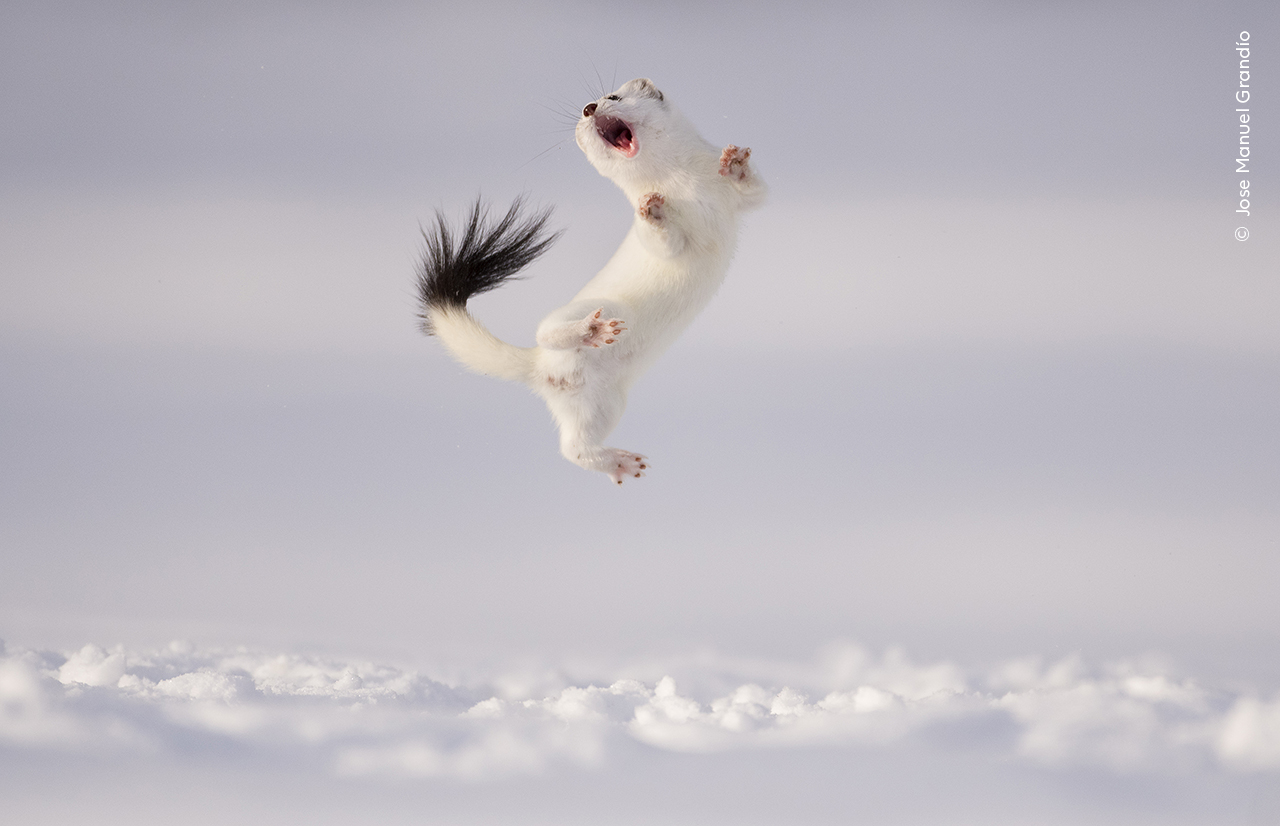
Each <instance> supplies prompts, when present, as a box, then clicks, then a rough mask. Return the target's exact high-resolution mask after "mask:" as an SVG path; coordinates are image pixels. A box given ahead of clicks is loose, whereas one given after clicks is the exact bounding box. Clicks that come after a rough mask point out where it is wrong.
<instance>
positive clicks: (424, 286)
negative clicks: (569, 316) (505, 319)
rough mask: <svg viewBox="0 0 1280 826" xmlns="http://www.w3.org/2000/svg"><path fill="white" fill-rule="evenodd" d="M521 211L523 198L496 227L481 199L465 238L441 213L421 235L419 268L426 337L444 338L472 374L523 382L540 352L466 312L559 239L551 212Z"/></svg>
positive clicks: (438, 213) (422, 313)
mask: <svg viewBox="0 0 1280 826" xmlns="http://www.w3.org/2000/svg"><path fill="white" fill-rule="evenodd" d="M523 208H524V199H523V198H517V199H516V200H515V203H513V204H512V205H511V208H510V209H508V210H507V214H506V215H505V216H503V218H502V220H500V221H498V222H497V223H496V224H494V223H492V222H490V220H489V215H488V212H487V211H486V210H485V209H484V207H483V206H482V204H481V202H480V201H479V200H477V201H476V203H475V205H474V206H472V207H471V214H470V216H469V217H468V219H467V222H466V226H465V227H464V228H463V230H462V232H461V234H460V237H458V236H455V234H454V232H453V231H452V230H450V228H449V225H448V223H447V222H446V221H445V219H444V216H443V215H442V214H441V213H440V212H438V211H437V212H436V223H435V226H434V227H431V228H430V229H424V230H423V231H422V234H423V237H424V238H425V239H426V248H425V249H424V250H423V255H422V265H421V266H420V267H419V268H418V296H419V299H420V300H421V302H422V309H421V311H420V312H419V317H420V318H421V319H422V332H424V333H426V334H427V335H429V336H430V335H436V336H439V337H440V340H441V341H442V342H444V346H445V347H446V348H447V349H448V350H449V352H450V354H452V355H453V357H454V358H456V359H457V360H458V361H460V362H462V363H463V364H464V365H466V366H467V367H470V368H471V369H472V370H475V371H477V372H480V373H484V374H486V375H490V376H495V377H497V378H501V379H510V380H512V381H520V382H524V381H527V380H528V378H529V375H530V373H531V372H532V369H533V359H534V348H523V347H515V346H513V345H511V344H507V343H506V342H505V341H501V340H499V339H498V338H497V337H496V336H494V335H493V333H490V332H489V331H488V330H486V329H485V328H484V325H482V324H481V323H480V322H478V321H476V320H475V318H473V317H472V315H471V313H469V312H467V300H468V299H470V298H471V296H473V295H479V294H480V293H483V292H488V291H489V290H492V289H494V288H496V287H500V286H502V284H503V283H504V282H505V281H507V280H508V279H510V278H512V277H514V276H515V274H516V273H517V272H519V271H520V270H522V269H524V268H525V267H526V266H528V265H529V264H530V263H532V262H533V260H534V259H536V258H537V257H538V256H540V255H542V254H543V253H544V252H546V251H547V249H549V248H550V247H551V245H552V244H554V243H555V241H556V239H557V238H559V237H560V233H558V232H555V233H548V232H547V229H546V226H547V220H548V219H549V218H550V217H551V210H549V209H546V210H542V211H541V212H538V213H536V214H535V215H533V216H530V217H526V216H524V215H522V214H521V212H522V210H523Z"/></svg>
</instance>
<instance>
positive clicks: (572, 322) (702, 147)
mask: <svg viewBox="0 0 1280 826" xmlns="http://www.w3.org/2000/svg"><path fill="white" fill-rule="evenodd" d="M594 105H595V107H596V108H595V111H594V113H592V114H587V113H586V110H584V114H583V117H582V119H581V120H579V121H578V126H577V131H576V137H577V142H578V146H579V147H581V148H582V151H583V152H584V153H585V154H586V156H587V159H588V160H589V161H591V164H592V166H594V167H595V168H596V169H597V170H598V171H599V172H600V174H602V175H604V176H605V177H607V178H609V179H610V180H612V181H613V182H614V183H616V184H617V185H618V186H619V187H621V189H622V191H623V192H624V193H626V196H627V200H628V201H629V202H630V203H631V204H632V206H633V208H634V209H635V210H636V218H635V221H634V223H633V224H632V225H631V230H630V231H629V232H628V233H627V236H626V238H624V239H623V241H622V246H621V247H619V248H618V251H617V252H616V253H614V255H613V257H612V258H611V259H609V262H608V263H607V264H605V266H604V269H602V270H601V271H600V272H599V274H597V275H596V277H595V278H593V279H591V280H590V281H588V282H587V285H586V286H585V287H583V288H582V290H581V291H580V292H579V293H578V294H577V295H576V296H575V297H574V299H573V300H572V301H570V302H569V303H568V304H566V305H564V306H563V307H561V308H560V309H558V310H555V311H554V312H552V313H551V314H550V315H548V316H547V317H546V318H544V319H543V320H542V323H541V324H539V325H538V332H537V342H538V346H537V347H531V348H520V347H514V346H512V345H510V344H507V343H505V342H502V341H499V340H498V339H497V338H495V337H494V336H493V335H492V334H491V333H489V331H488V330H486V329H485V328H484V327H483V326H482V325H481V324H480V323H479V322H478V321H476V320H475V319H474V318H473V317H472V316H471V314H470V313H468V312H466V311H465V310H460V309H458V310H450V309H444V308H431V310H430V323H431V325H432V327H433V328H434V330H435V332H436V334H437V335H438V336H439V337H440V338H441V340H442V341H443V342H444V344H445V346H446V347H447V348H448V350H449V352H450V353H451V354H452V355H453V356H454V357H455V358H457V359H458V360H459V361H461V362H462V363H463V364H464V365H466V366H467V367H470V368H472V369H473V370H476V371H478V372H481V373H485V374H487V375H492V376H496V377H499V378H504V379H509V380H513V381H520V382H523V383H524V384H527V385H528V386H529V387H530V388H532V389H533V391H534V392H535V393H537V394H538V395H539V396H541V397H542V398H543V399H545V400H546V402H547V406H548V407H549V408H550V409H551V415H552V416H553V417H554V418H555V421H556V424H557V425H558V426H559V428H560V451H561V453H563V454H564V456H565V458H567V459H568V460H569V461H571V462H574V463H576V464H578V465H580V466H582V467H584V468H587V469H589V470H598V471H601V472H603V473H607V474H608V475H609V477H610V478H611V479H613V480H614V481H615V482H617V483H618V484H621V483H622V480H623V479H624V478H627V477H638V476H643V475H644V469H646V468H647V467H648V460H647V459H646V458H645V457H644V456H642V455H640V454H638V453H633V452H630V451H625V450H620V449H617V448H611V447H606V446H605V445H604V439H605V437H606V436H608V435H609V433H610V432H611V431H612V430H613V428H614V427H615V426H616V425H617V423H618V420H619V419H620V418H621V417H622V411H623V409H624V408H625V407H626V402H627V390H628V389H629V388H630V387H631V385H632V383H633V382H634V381H635V380H636V379H637V378H639V376H640V375H641V374H642V373H643V372H644V371H645V370H646V369H647V368H648V367H649V365H650V364H652V363H653V361H654V360H655V359H656V358H657V357H658V356H659V355H660V354H661V353H662V352H663V351H664V350H666V348H667V347H668V346H670V344H671V343H672V342H673V341H674V340H675V339H676V337H677V336H678V335H679V334H680V333H681V331H683V330H684V328H685V327H687V326H688V325H689V323H690V322H691V321H692V320H693V318H694V316H696V315H697V314H698V313H699V312H700V311H701V310H702V308H703V307H705V306H706V305H707V302H708V301H710V300H711V297H712V296H713V295H714V294H715V292H716V290H717V289H718V288H719V286H720V284H721V282H722V281H723V280H724V277H725V273H726V272H727V270H728V267H729V261H730V259H731V258H732V257H733V251H734V246H735V242H736V237H737V231H738V216H739V214H740V213H742V212H743V211H744V210H747V209H751V208H753V207H756V206H758V205H760V204H761V203H762V202H763V201H764V196H765V187H764V184H763V183H762V182H761V181H760V180H759V178H758V177H757V176H756V175H755V173H754V172H753V171H752V170H751V168H750V166H749V164H748V163H747V161H746V156H747V155H749V154H750V150H738V149H737V147H732V146H731V147H728V148H727V149H725V150H723V151H721V150H718V149H716V148H715V147H714V146H712V145H711V144H709V143H708V142H707V141H705V140H703V139H702V137H701V136H700V135H698V133H697V131H696V130H695V129H694V128H693V126H692V125H691V124H690V123H689V121H688V120H686V119H685V118H684V116H683V115H681V114H680V113H679V112H677V111H676V110H675V109H674V108H673V107H672V106H671V104H670V103H668V102H666V101H665V100H664V99H663V96H662V94H661V93H660V92H659V91H658V90H657V89H656V88H655V87H654V86H653V84H652V83H651V82H650V81H649V80H647V79H639V80H632V81H629V82H627V83H625V84H623V86H622V87H621V88H619V89H618V91H617V92H615V93H613V94H612V95H607V96H605V97H603V98H600V99H599V100H597V101H595V103H594ZM587 108H588V109H590V105H589V106H588V107H587ZM607 118H615V119H617V120H620V121H623V122H625V123H626V124H627V125H628V126H629V127H630V129H631V132H632V135H633V138H634V149H635V151H634V154H633V155H631V156H628V153H627V152H625V151H620V150H619V149H618V148H615V147H614V146H613V145H610V144H609V143H608V142H607V141H606V140H605V138H604V137H603V136H602V135H601V134H600V132H599V131H598V129H597V123H606V122H607V121H606V119H607ZM731 161H732V162H731ZM655 193H656V194H657V196H660V197H657V198H655V197H654V194H655Z"/></svg>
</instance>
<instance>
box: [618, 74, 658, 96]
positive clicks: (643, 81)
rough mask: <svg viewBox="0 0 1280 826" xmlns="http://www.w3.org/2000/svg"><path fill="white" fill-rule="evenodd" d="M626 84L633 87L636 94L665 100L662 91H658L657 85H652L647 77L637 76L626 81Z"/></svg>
mask: <svg viewBox="0 0 1280 826" xmlns="http://www.w3.org/2000/svg"><path fill="white" fill-rule="evenodd" d="M627 85H628V86H631V87H634V89H635V93H636V94H637V95H641V96H643V97H650V98H654V99H655V100H665V98H664V97H663V96H662V92H660V91H658V87H657V86H654V85H653V81H652V80H650V79H649V78H647V77H638V78H636V79H635V80H632V81H630V82H628V83H627Z"/></svg>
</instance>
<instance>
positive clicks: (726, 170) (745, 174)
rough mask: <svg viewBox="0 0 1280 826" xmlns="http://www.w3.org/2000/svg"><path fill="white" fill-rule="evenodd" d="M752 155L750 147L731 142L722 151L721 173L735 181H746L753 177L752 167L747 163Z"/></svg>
mask: <svg viewBox="0 0 1280 826" xmlns="http://www.w3.org/2000/svg"><path fill="white" fill-rule="evenodd" d="M750 157H751V149H750V148H748V147H745V146H744V147H737V146H734V145H733V144H729V145H728V146H726V147H725V148H724V151H723V152H721V153H720V174H721V175H724V176H725V177H726V178H730V179H732V180H735V181H745V180H746V179H747V178H749V177H751V167H750V166H748V165H747V159H748V158H750Z"/></svg>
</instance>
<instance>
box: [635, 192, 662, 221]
mask: <svg viewBox="0 0 1280 826" xmlns="http://www.w3.org/2000/svg"><path fill="white" fill-rule="evenodd" d="M666 203H667V199H666V198H663V197H662V196H661V195H659V194H658V193H656V192H650V193H649V194H648V195H641V196H640V206H639V207H637V208H636V214H637V215H639V216H640V217H641V218H643V219H644V220H646V221H649V222H651V223H654V224H661V223H662V221H663V219H664V218H666V217H667V210H666Z"/></svg>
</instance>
